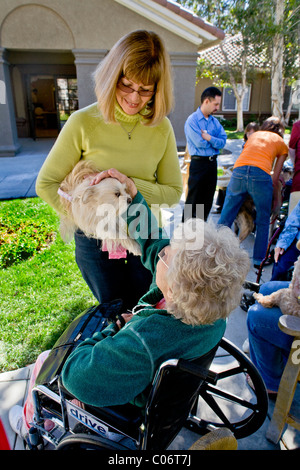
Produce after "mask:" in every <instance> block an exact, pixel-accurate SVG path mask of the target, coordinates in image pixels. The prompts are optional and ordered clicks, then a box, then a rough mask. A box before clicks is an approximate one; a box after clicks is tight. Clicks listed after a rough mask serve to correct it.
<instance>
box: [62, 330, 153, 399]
mask: <svg viewBox="0 0 300 470" xmlns="http://www.w3.org/2000/svg"><path fill="white" fill-rule="evenodd" d="M153 374H154V365H153V361H152V359H151V357H150V355H149V353H148V350H147V348H146V347H145V345H144V344H143V342H142V341H141V340H140V338H139V336H138V335H136V334H135V333H134V331H131V329H130V328H122V330H120V331H119V332H118V333H117V334H115V335H114V336H107V337H105V338H104V339H103V335H102V334H101V333H96V334H95V335H94V336H93V337H92V338H91V339H87V340H85V341H84V342H83V343H81V344H80V345H79V346H78V347H77V348H76V349H75V351H73V352H72V354H71V355H70V356H69V358H68V359H67V361H66V363H65V365H64V367H63V370H62V381H63V384H64V386H65V388H66V389H67V390H69V392H70V393H72V394H73V395H74V396H75V397H76V398H77V399H79V400H81V401H82V402H84V403H87V404H89V405H94V406H99V407H102V406H113V405H121V404H125V403H128V402H130V401H133V400H134V398H135V397H136V396H137V395H139V394H140V393H142V392H143V391H144V390H145V388H146V387H147V386H148V385H149V383H150V382H151V380H152V378H153Z"/></svg>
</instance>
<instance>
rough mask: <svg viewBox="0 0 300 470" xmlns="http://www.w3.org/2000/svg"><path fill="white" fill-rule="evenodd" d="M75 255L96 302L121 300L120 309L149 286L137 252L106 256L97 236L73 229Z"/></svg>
mask: <svg viewBox="0 0 300 470" xmlns="http://www.w3.org/2000/svg"><path fill="white" fill-rule="evenodd" d="M75 247H76V248H75V256H76V262H77V265H78V267H79V269H80V271H81V274H82V277H83V279H84V280H85V282H86V283H87V285H88V286H89V288H90V290H91V291H92V293H93V295H94V296H95V297H96V299H97V300H98V302H99V303H101V302H109V301H111V300H115V299H122V300H123V307H124V312H125V311H126V310H127V309H129V310H131V309H132V308H133V307H135V305H136V304H137V303H138V300H139V299H140V298H141V297H142V296H143V295H144V294H145V293H146V292H148V290H149V287H150V284H151V282H152V274H151V272H150V271H149V270H148V269H146V268H145V267H144V266H143V265H142V262H141V257H140V256H134V255H132V254H131V253H130V254H129V253H128V252H127V258H125V259H109V258H108V253H107V252H104V251H102V250H101V240H96V239H95V238H88V237H86V236H85V235H84V234H83V232H81V231H80V230H77V232H76V233H75Z"/></svg>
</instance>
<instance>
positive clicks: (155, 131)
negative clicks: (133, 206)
mask: <svg viewBox="0 0 300 470" xmlns="http://www.w3.org/2000/svg"><path fill="white" fill-rule="evenodd" d="M115 116H116V119H117V120H118V123H110V124H107V123H105V122H104V120H103V118H102V116H101V114H100V112H99V109H98V107H97V104H96V103H94V104H92V105H90V106H88V107H86V108H83V109H80V110H79V111H76V112H75V113H73V114H72V115H71V116H70V118H69V119H68V121H67V122H66V124H65V126H64V127H63V128H62V130H61V132H60V134H59V136H58V138H57V140H56V142H55V144H54V146H53V148H52V149H51V151H50V153H49V155H48V157H47V158H46V160H45V162H44V164H43V166H42V168H41V170H40V173H39V175H38V178H37V182H36V192H37V194H38V196H40V197H41V198H42V199H44V200H45V201H46V202H47V203H48V204H50V205H51V206H52V207H54V208H55V209H56V210H57V211H58V212H62V208H61V204H60V201H59V196H58V195H57V190H58V187H59V185H60V183H61V182H62V180H63V179H64V178H65V177H66V175H67V174H68V173H70V172H71V171H72V169H73V168H74V166H75V165H76V163H78V161H79V160H80V159H83V160H91V161H93V162H94V163H95V165H96V167H97V169H98V170H99V171H102V170H107V169H109V168H116V169H117V170H119V171H120V172H121V173H124V174H125V175H127V176H129V177H131V178H133V180H134V182H135V184H136V186H137V188H138V190H139V191H140V192H141V193H142V194H143V196H144V197H145V199H146V200H147V202H148V204H149V205H152V204H163V203H164V204H167V205H169V206H171V205H173V204H177V203H178V202H179V200H180V197H181V194H182V177H181V172H180V167H179V161H178V155H177V147H176V141H175V136H174V132H173V128H172V126H171V123H170V121H169V119H168V118H165V119H163V121H162V122H161V123H160V124H159V125H157V126H154V127H149V126H145V125H143V124H142V122H143V117H142V116H141V115H140V114H137V115H133V116H130V115H128V114H126V113H124V111H123V110H122V109H121V107H120V106H119V105H116V111H115ZM136 123H137V124H136ZM120 124H121V125H120ZM135 124H136V126H135ZM134 126H135V127H134ZM133 127H134V130H133V131H132V136H131V139H129V138H128V134H127V132H126V131H125V130H124V129H127V131H130V130H131V129H133Z"/></svg>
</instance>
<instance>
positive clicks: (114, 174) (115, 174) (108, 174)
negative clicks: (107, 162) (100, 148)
mask: <svg viewBox="0 0 300 470" xmlns="http://www.w3.org/2000/svg"><path fill="white" fill-rule="evenodd" d="M105 178H116V179H117V180H119V181H120V183H123V184H126V187H127V191H128V193H129V195H130V196H131V197H132V199H133V198H134V197H135V196H136V195H137V189H136V186H135V183H134V181H133V180H132V179H131V178H129V177H128V176H126V175H124V174H123V173H120V172H119V171H118V170H116V169H115V168H110V169H109V170H104V171H101V172H100V173H97V174H96V175H95V176H94V178H93V179H92V180H91V182H90V185H91V186H93V185H94V184H98V183H100V181H102V180H103V179H105Z"/></svg>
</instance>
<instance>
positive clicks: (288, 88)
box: [282, 85, 298, 111]
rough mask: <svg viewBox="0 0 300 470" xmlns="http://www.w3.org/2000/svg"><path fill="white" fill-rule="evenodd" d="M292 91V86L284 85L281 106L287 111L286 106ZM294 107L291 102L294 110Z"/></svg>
mask: <svg viewBox="0 0 300 470" xmlns="http://www.w3.org/2000/svg"><path fill="white" fill-rule="evenodd" d="M294 91H295V90H292V87H291V86H290V85H286V87H285V89H284V95H283V106H282V107H283V110H284V111H287V109H288V106H289V104H290V99H291V95H292V94H293V92H294ZM296 109H298V108H297V107H296V106H295V103H293V105H292V110H296Z"/></svg>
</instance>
